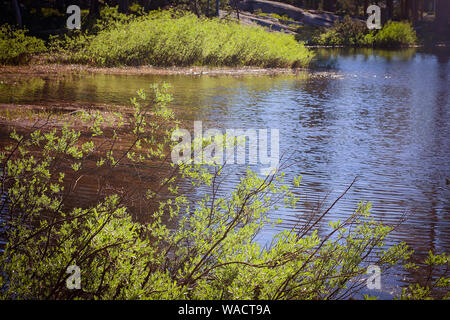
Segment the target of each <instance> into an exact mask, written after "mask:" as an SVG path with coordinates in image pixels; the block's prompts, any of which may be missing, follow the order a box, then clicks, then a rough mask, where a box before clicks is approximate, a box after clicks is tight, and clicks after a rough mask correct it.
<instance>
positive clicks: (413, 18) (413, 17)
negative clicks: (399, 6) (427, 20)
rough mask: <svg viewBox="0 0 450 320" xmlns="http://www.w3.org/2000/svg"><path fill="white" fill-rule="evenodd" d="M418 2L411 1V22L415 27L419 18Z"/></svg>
mask: <svg viewBox="0 0 450 320" xmlns="http://www.w3.org/2000/svg"><path fill="white" fill-rule="evenodd" d="M417 2H418V0H412V1H411V21H412V24H413V25H415V24H416V23H417V17H418V15H417V13H418V10H417V9H418V8H417V7H418V6H417Z"/></svg>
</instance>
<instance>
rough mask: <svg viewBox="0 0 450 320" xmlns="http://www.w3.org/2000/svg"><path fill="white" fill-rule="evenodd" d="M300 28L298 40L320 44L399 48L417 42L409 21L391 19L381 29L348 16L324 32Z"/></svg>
mask: <svg viewBox="0 0 450 320" xmlns="http://www.w3.org/2000/svg"><path fill="white" fill-rule="evenodd" d="M303 29H304V28H300V29H299V30H298V32H299V34H298V35H297V36H296V38H297V39H298V40H306V41H308V44H311V45H320V46H350V47H377V48H399V47H407V46H411V45H414V44H416V43H417V36H416V32H415V31H414V29H413V28H412V26H411V24H409V23H408V22H394V21H389V22H388V23H386V24H385V25H384V26H383V27H382V28H381V29H380V30H369V29H368V28H367V27H366V25H365V24H363V23H361V22H358V21H355V20H353V19H352V18H351V17H349V16H346V17H344V19H343V20H342V21H336V22H335V25H334V26H333V27H331V28H329V29H327V30H325V31H323V32H320V31H315V32H313V33H309V34H307V33H306V32H304V30H303Z"/></svg>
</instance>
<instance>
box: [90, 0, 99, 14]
mask: <svg viewBox="0 0 450 320" xmlns="http://www.w3.org/2000/svg"><path fill="white" fill-rule="evenodd" d="M89 15H90V16H91V17H98V16H100V9H99V4H98V0H91V3H90V5H89Z"/></svg>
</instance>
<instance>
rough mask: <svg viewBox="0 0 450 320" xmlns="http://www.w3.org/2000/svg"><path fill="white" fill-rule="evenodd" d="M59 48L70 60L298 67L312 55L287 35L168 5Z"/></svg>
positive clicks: (117, 23) (305, 63)
mask: <svg viewBox="0 0 450 320" xmlns="http://www.w3.org/2000/svg"><path fill="white" fill-rule="evenodd" d="M78 41H80V42H81V43H83V45H81V46H78V45H77V44H76V42H78ZM74 47H75V48H76V50H72V48H74ZM64 52H65V53H66V54H68V55H69V56H70V57H71V60H72V61H75V62H81V63H93V64H96V65H102V66H117V65H146V64H150V65H157V66H189V65H213V66H261V67H300V66H306V65H307V64H308V63H309V62H310V61H311V59H312V56H313V54H312V53H311V52H310V51H309V50H307V49H306V48H304V46H303V45H302V44H299V43H298V42H297V41H295V39H294V37H293V36H291V35H286V34H278V33H269V32H266V31H264V29H263V28H261V27H253V26H242V25H239V24H237V23H235V22H230V21H224V20H219V19H216V18H214V19H206V18H197V17H196V16H195V15H193V14H189V13H188V14H182V13H176V12H173V11H165V12H153V13H150V14H148V15H145V16H142V17H140V18H136V19H134V20H133V21H131V22H127V21H125V22H121V21H118V22H116V24H115V25H114V26H113V27H111V28H109V29H105V30H102V31H100V32H98V34H96V35H95V36H92V37H88V36H82V37H80V38H78V40H76V41H75V43H72V44H71V46H70V48H66V50H65V51H64Z"/></svg>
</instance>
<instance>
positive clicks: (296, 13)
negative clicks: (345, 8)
mask: <svg viewBox="0 0 450 320" xmlns="http://www.w3.org/2000/svg"><path fill="white" fill-rule="evenodd" d="M238 8H239V10H243V11H248V12H255V10H261V11H262V12H265V13H276V14H278V15H280V16H283V15H286V16H288V17H289V18H291V19H294V20H296V21H298V22H300V23H302V24H305V25H312V26H318V27H331V26H332V25H333V24H334V21H335V20H336V19H340V17H339V16H337V15H335V14H332V13H329V12H317V11H316V12H315V11H308V10H305V9H302V8H298V7H294V6H292V5H290V4H286V3H281V2H274V1H267V0H242V1H239V2H238Z"/></svg>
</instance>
